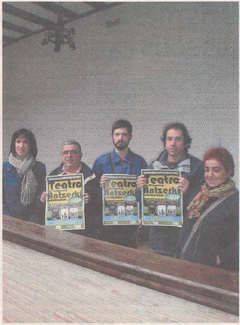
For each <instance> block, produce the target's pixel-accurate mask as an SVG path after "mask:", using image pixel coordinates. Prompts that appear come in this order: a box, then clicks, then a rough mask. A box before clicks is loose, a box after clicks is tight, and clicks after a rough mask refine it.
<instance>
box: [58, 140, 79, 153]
mask: <svg viewBox="0 0 240 325" xmlns="http://www.w3.org/2000/svg"><path fill="white" fill-rule="evenodd" d="M71 144H74V145H76V146H77V147H78V151H79V152H81V150H82V149H81V146H80V144H79V143H78V142H77V141H75V140H67V141H66V142H65V143H64V144H63V146H62V147H64V146H69V145H71Z"/></svg>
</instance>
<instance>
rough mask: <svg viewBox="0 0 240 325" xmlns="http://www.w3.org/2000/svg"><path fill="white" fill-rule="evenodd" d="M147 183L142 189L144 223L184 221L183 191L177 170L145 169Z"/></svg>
mask: <svg viewBox="0 0 240 325" xmlns="http://www.w3.org/2000/svg"><path fill="white" fill-rule="evenodd" d="M142 174H143V175H145V177H146V185H144V187H143V189H142V199H141V205H142V224H143V225H146V226H175V227H181V226H182V223H183V212H182V192H181V190H179V182H178V177H179V176H180V172H178V171H175V170H169V169H168V170H166V169H162V170H152V169H143V170H142Z"/></svg>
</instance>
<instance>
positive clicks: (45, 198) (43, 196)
mask: <svg viewBox="0 0 240 325" xmlns="http://www.w3.org/2000/svg"><path fill="white" fill-rule="evenodd" d="M47 196H48V194H47V192H42V194H41V196H40V201H41V202H43V203H45V202H46V201H47Z"/></svg>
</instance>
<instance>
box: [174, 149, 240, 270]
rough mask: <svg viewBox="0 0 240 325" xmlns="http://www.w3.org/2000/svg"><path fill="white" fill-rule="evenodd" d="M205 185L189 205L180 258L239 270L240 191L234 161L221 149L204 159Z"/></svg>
mask: <svg viewBox="0 0 240 325" xmlns="http://www.w3.org/2000/svg"><path fill="white" fill-rule="evenodd" d="M203 163H204V170H205V184H204V185H202V187H201V191H200V192H199V193H198V194H197V195H196V196H195V197H194V199H193V200H192V202H191V203H190V205H189V206H188V211H189V214H188V216H186V217H185V220H184V223H183V227H182V230H181V233H180V239H179V248H180V249H181V256H182V258H183V259H185V260H187V261H192V262H196V263H201V264H206V265H210V266H215V267H221V268H226V269H230V270H238V263H239V262H238V260H239V258H238V257H239V192H238V190H237V189H236V186H235V183H234V181H233V180H232V179H231V177H232V176H233V175H234V161H233V157H232V155H231V154H230V153H229V151H228V150H227V149H225V148H222V147H217V148H212V149H210V150H208V151H207V152H206V154H205V156H204V158H203Z"/></svg>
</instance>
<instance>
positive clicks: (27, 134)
mask: <svg viewBox="0 0 240 325" xmlns="http://www.w3.org/2000/svg"><path fill="white" fill-rule="evenodd" d="M20 136H22V137H24V138H26V139H27V140H28V141H29V154H30V155H31V156H32V157H33V158H36V157H37V153H38V150H37V142H36V139H35V136H34V134H33V133H32V131H30V130H27V129H19V130H17V131H16V132H14V133H13V136H12V141H11V146H10V153H12V154H13V155H14V156H16V149H15V142H16V139H17V138H19V137H20Z"/></svg>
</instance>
